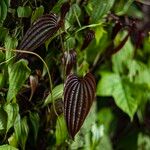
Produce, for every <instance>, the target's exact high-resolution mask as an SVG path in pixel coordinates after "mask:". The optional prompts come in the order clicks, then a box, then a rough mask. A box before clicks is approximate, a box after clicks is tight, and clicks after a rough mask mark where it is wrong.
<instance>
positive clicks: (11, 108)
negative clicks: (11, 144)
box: [4, 103, 19, 132]
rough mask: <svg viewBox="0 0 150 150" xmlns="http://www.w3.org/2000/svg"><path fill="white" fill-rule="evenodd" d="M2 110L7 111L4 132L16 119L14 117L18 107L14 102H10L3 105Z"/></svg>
mask: <svg viewBox="0 0 150 150" xmlns="http://www.w3.org/2000/svg"><path fill="white" fill-rule="evenodd" d="M4 110H5V111H6V113H7V127H6V132H8V130H9V129H10V128H11V127H12V126H13V125H14V122H15V120H16V117H17V115H18V113H19V107H18V104H16V103H10V104H6V105H4Z"/></svg>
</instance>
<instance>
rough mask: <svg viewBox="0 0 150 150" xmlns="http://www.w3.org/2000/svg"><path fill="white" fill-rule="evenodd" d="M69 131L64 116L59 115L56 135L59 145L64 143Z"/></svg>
mask: <svg viewBox="0 0 150 150" xmlns="http://www.w3.org/2000/svg"><path fill="white" fill-rule="evenodd" d="M67 133H68V131H67V127H66V122H65V119H64V116H63V115H61V116H59V117H58V119H57V123H56V132H55V135H56V144H57V145H60V144H62V143H63V142H64V141H65V140H66V138H67V135H68V134H67Z"/></svg>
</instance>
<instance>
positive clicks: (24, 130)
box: [14, 115, 29, 150]
mask: <svg viewBox="0 0 150 150" xmlns="http://www.w3.org/2000/svg"><path fill="white" fill-rule="evenodd" d="M14 129H15V135H16V139H17V141H18V143H19V144H20V146H21V147H22V149H23V150H25V144H26V141H27V138H28V133H29V127H28V124H27V118H26V117H24V118H23V119H20V115H18V117H17V119H16V122H15V125H14Z"/></svg>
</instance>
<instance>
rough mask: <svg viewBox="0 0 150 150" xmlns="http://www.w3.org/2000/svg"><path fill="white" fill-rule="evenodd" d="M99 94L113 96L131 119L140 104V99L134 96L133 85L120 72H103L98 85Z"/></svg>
mask: <svg viewBox="0 0 150 150" xmlns="http://www.w3.org/2000/svg"><path fill="white" fill-rule="evenodd" d="M134 90H135V89H134ZM97 95H99V96H113V97H114V100H115V102H116V105H117V106H118V107H120V108H121V109H122V110H123V111H124V112H126V113H127V114H128V115H129V116H130V117H131V119H132V118H133V115H134V113H135V112H136V109H137V106H138V99H135V95H134V97H133V85H132V84H130V83H129V82H128V81H127V80H125V79H122V78H121V77H120V76H119V75H118V74H114V73H102V79H101V81H100V82H99V83H98V87H97Z"/></svg>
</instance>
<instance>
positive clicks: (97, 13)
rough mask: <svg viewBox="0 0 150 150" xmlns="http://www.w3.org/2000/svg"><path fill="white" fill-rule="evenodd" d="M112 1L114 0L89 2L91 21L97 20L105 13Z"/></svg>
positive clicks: (110, 6)
mask: <svg viewBox="0 0 150 150" xmlns="http://www.w3.org/2000/svg"><path fill="white" fill-rule="evenodd" d="M114 2H115V1H114V0H92V1H91V2H90V3H91V5H92V9H91V12H90V16H91V22H92V23H97V22H99V21H100V20H101V19H102V18H103V16H104V15H107V13H108V12H109V10H110V9H111V8H112V6H113V4H114Z"/></svg>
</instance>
